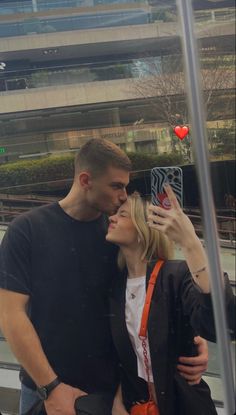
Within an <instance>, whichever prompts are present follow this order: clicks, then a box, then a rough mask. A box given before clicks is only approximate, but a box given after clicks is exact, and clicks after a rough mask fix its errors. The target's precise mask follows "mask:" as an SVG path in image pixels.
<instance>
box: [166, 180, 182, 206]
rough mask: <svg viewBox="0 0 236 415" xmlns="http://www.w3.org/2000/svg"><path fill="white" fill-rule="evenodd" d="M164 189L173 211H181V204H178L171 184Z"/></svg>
mask: <svg viewBox="0 0 236 415" xmlns="http://www.w3.org/2000/svg"><path fill="white" fill-rule="evenodd" d="M164 188H165V192H166V194H167V196H168V199H169V201H170V204H171V207H172V208H173V209H180V205H179V202H178V200H177V198H176V196H175V194H174V192H173V190H172V187H171V186H170V185H169V184H165V185H164Z"/></svg>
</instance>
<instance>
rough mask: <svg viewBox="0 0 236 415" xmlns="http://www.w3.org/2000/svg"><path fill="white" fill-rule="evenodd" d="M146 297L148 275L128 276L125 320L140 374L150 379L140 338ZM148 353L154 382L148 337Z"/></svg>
mask: <svg viewBox="0 0 236 415" xmlns="http://www.w3.org/2000/svg"><path fill="white" fill-rule="evenodd" d="M145 298H146V276H144V277H135V278H127V284H126V303H125V321H126V326H127V330H128V333H129V337H130V340H131V343H132V345H133V348H134V351H135V353H136V356H137V363H138V376H139V377H140V378H142V379H144V380H146V381H147V380H148V378H147V373H146V369H145V366H144V360H143V347H142V341H141V340H140V339H139V330H140V324H141V318H142V312H143V306H144V303H145ZM146 344H147V354H148V362H149V381H150V382H153V374H152V367H151V358H150V351H149V343H148V339H147V340H146Z"/></svg>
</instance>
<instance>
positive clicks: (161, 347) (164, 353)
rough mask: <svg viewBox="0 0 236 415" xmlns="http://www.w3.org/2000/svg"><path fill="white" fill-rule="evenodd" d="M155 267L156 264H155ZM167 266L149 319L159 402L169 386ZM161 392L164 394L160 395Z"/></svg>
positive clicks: (149, 271)
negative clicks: (165, 287) (165, 282)
mask: <svg viewBox="0 0 236 415" xmlns="http://www.w3.org/2000/svg"><path fill="white" fill-rule="evenodd" d="M154 265H155V264H154ZM152 269H153V264H151V266H150V267H148V272H147V281H149V278H150V275H151V272H152ZM164 270H165V264H164V265H163V266H162V268H161V270H160V273H159V275H158V278H157V282H156V286H155V289H154V292H153V297H152V302H151V307H150V313H149V319H148V339H149V347H150V354H151V360H152V371H153V378H154V383H155V385H156V392H157V398H158V402H160V401H162V399H163V398H164V395H165V393H163V392H165V389H166V385H167V368H168V366H169V364H168V360H169V358H168V349H169V347H168V338H169V321H168V320H169V317H168V297H167V293H165V289H164V282H163V273H164ZM160 392H162V393H161V394H160Z"/></svg>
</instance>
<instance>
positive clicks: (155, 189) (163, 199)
mask: <svg viewBox="0 0 236 415" xmlns="http://www.w3.org/2000/svg"><path fill="white" fill-rule="evenodd" d="M167 183H168V184H170V185H171V187H172V190H173V192H174V193H175V195H176V197H177V200H178V202H179V204H180V206H181V207H182V206H183V172H182V169H181V168H180V167H154V168H153V169H152V170H151V196H152V204H153V205H157V206H162V207H163V208H165V209H170V202H169V199H168V198H167V195H166V193H165V189H164V184H167Z"/></svg>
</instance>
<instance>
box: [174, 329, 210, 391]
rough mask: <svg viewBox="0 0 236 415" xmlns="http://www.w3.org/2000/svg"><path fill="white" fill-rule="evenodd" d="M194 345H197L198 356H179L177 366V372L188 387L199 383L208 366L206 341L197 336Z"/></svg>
mask: <svg viewBox="0 0 236 415" xmlns="http://www.w3.org/2000/svg"><path fill="white" fill-rule="evenodd" d="M194 343H195V344H196V345H197V349H198V356H194V357H182V356H181V357H179V364H178V365H177V369H178V371H179V372H180V374H181V375H182V376H183V377H184V378H185V379H186V380H187V382H188V383H189V384H190V385H197V384H198V383H200V381H201V378H202V375H203V374H204V372H205V371H206V369H207V365H208V346H207V342H206V340H205V339H203V338H202V337H200V336H197V337H195V338H194Z"/></svg>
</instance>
